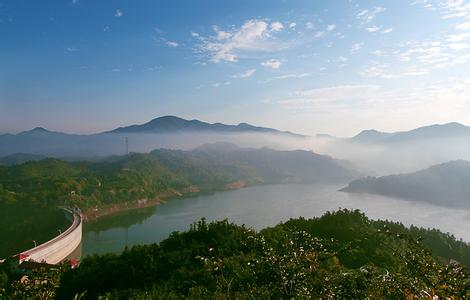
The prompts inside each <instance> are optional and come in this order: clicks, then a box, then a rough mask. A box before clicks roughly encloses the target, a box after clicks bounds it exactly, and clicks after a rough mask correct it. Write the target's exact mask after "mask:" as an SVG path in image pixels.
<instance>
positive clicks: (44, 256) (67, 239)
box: [19, 209, 83, 265]
mask: <svg viewBox="0 0 470 300" xmlns="http://www.w3.org/2000/svg"><path fill="white" fill-rule="evenodd" d="M65 210H66V211H67V212H68V213H70V214H71V215H72V216H73V222H72V225H71V226H70V227H69V228H68V229H67V230H66V231H64V232H63V233H61V234H60V235H58V236H56V237H55V238H53V239H52V240H49V241H47V242H45V243H43V244H41V245H39V246H37V247H34V248H32V249H29V250H27V251H24V252H21V253H20V254H19V257H20V263H21V262H23V261H35V262H43V263H47V264H52V265H53V264H58V263H60V262H61V261H63V260H64V259H65V258H67V257H68V256H69V255H70V254H71V253H72V252H73V251H74V250H75V249H77V247H78V246H79V245H80V243H81V242H82V223H83V222H82V217H81V215H80V213H78V212H72V211H71V210H68V209H65Z"/></svg>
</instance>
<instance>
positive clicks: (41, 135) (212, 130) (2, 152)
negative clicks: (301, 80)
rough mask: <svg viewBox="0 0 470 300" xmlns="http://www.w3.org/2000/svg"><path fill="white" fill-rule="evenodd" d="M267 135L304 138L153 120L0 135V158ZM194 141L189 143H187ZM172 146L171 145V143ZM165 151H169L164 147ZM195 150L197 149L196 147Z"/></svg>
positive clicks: (248, 128)
mask: <svg viewBox="0 0 470 300" xmlns="http://www.w3.org/2000/svg"><path fill="white" fill-rule="evenodd" d="M246 133H248V134H270V135H273V136H277V137H279V138H280V137H282V138H283V137H291V138H303V137H305V136H303V135H300V134H295V133H291V132H288V131H280V130H277V129H273V128H267V127H258V126H253V125H250V124H247V123H240V124H238V125H227V124H222V123H214V124H211V123H206V122H203V121H199V120H186V119H182V118H179V117H176V116H164V117H159V118H155V119H153V120H151V121H149V122H147V123H145V124H142V125H130V126H126V127H119V128H116V129H113V130H110V131H105V132H101V133H95V134H68V133H63V132H57V131H49V130H47V129H45V128H43V127H36V128H34V129H31V130H27V131H23V132H20V133H18V134H3V135H0V157H2V156H7V155H12V154H17V153H23V154H34V155H45V156H52V157H60V158H69V157H77V158H83V157H86V158H88V157H90V156H106V155H111V154H113V155H119V154H125V146H124V139H125V137H129V141H130V143H131V147H133V148H132V150H131V151H136V152H148V151H150V150H152V149H155V148H159V147H162V145H161V144H158V143H159V142H160V143H162V142H163V143H164V142H167V143H170V142H168V139H166V140H165V138H164V137H162V138H153V137H151V136H149V135H152V134H155V135H157V134H158V135H161V136H163V135H176V134H186V135H187V136H185V137H181V138H180V139H176V138H175V140H178V141H176V142H175V143H176V144H178V142H179V143H182V142H183V141H187V143H188V144H190V143H191V142H192V143H196V142H198V141H196V139H197V137H198V136H200V135H206V136H205V138H206V140H203V141H201V143H199V144H198V145H200V144H203V143H208V142H213V141H214V140H210V139H209V137H207V135H218V137H219V138H220V136H227V137H229V136H230V137H231V136H232V135H231V134H246ZM191 138H192V139H193V140H191V141H190V139H191ZM170 144H171V143H170ZM163 146H164V147H171V146H166V145H165V144H164V145H163ZM196 146H197V145H196Z"/></svg>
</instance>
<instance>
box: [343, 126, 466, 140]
mask: <svg viewBox="0 0 470 300" xmlns="http://www.w3.org/2000/svg"><path fill="white" fill-rule="evenodd" d="M462 137H470V127H468V126H465V125H462V124H460V123H456V122H453V123H446V124H434V125H429V126H424V127H419V128H416V129H413V130H409V131H400V132H393V133H387V132H380V131H377V130H374V129H371V130H364V131H362V132H360V133H359V134H358V135H356V136H354V137H352V138H351V139H350V140H351V141H353V142H360V143H392V142H393V143H396V142H414V141H424V140H435V139H448V138H462Z"/></svg>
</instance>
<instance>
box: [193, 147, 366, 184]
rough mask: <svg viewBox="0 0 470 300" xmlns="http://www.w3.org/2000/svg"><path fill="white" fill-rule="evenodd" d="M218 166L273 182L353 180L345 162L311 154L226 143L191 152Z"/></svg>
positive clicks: (353, 172) (355, 174)
mask: <svg viewBox="0 0 470 300" xmlns="http://www.w3.org/2000/svg"><path fill="white" fill-rule="evenodd" d="M194 152H195V153H201V154H205V155H209V156H210V157H211V159H212V160H213V161H215V162H219V163H221V164H222V163H229V164H237V165H247V166H253V167H255V168H256V170H257V171H258V173H259V174H260V175H261V176H262V177H263V178H265V179H267V180H269V181H273V182H299V183H304V182H309V183H310V182H344V180H347V178H357V177H358V176H360V175H359V173H357V172H356V171H354V170H352V169H351V168H350V166H349V165H348V163H347V162H344V161H340V160H336V159H334V158H331V157H329V156H326V155H320V154H316V153H314V152H312V151H304V150H291V151H278V150H273V149H269V148H261V149H254V148H240V147H237V146H236V145H233V144H230V143H213V144H207V145H203V146H201V147H198V148H196V149H194Z"/></svg>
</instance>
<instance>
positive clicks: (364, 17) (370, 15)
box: [356, 7, 386, 24]
mask: <svg viewBox="0 0 470 300" xmlns="http://www.w3.org/2000/svg"><path fill="white" fill-rule="evenodd" d="M385 10H386V9H385V8H384V7H374V8H372V9H370V10H369V9H365V10H362V11H360V12H359V13H358V14H357V15H356V18H357V19H359V20H360V21H361V22H362V24H368V23H370V22H372V21H373V20H374V19H375V18H376V17H377V15H378V14H380V13H382V12H384V11H385Z"/></svg>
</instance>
